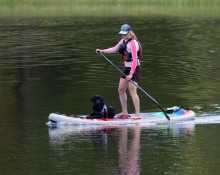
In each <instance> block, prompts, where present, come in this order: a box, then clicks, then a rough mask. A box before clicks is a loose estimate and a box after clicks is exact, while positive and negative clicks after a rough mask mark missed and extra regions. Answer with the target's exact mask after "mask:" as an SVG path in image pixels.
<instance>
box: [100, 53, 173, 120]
mask: <svg viewBox="0 0 220 175" xmlns="http://www.w3.org/2000/svg"><path fill="white" fill-rule="evenodd" d="M99 54H100V55H102V56H103V58H105V60H106V61H108V62H109V63H110V64H111V65H112V66H113V67H114V68H115V69H117V70H118V71H119V72H120V73H121V74H122V75H124V76H125V77H126V75H125V73H124V72H122V71H121V69H119V68H118V67H117V66H116V65H115V64H114V63H112V62H111V61H110V60H109V59H108V58H107V57H106V56H105V55H103V53H101V52H99ZM130 82H131V83H132V84H134V85H135V86H136V87H137V88H138V89H140V90H141V91H142V92H143V93H144V94H145V95H147V96H148V97H149V98H150V99H151V100H152V101H153V102H154V103H155V104H156V105H157V106H158V107H159V108H160V109H161V111H162V112H163V113H164V115H165V117H166V118H167V120H170V117H169V116H168V115H167V113H166V112H165V111H164V109H163V108H162V107H161V105H160V104H159V103H158V102H157V101H156V100H155V99H154V98H153V97H151V96H150V95H149V94H148V93H147V92H146V91H145V90H144V89H142V88H141V87H140V86H139V85H138V84H137V83H135V82H134V81H132V80H130Z"/></svg>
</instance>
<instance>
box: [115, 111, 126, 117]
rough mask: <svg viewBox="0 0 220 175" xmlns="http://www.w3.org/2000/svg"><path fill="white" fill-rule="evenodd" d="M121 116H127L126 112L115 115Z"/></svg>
mask: <svg viewBox="0 0 220 175" xmlns="http://www.w3.org/2000/svg"><path fill="white" fill-rule="evenodd" d="M122 115H128V113H127V112H121V113H119V114H116V116H122Z"/></svg>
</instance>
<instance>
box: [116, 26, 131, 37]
mask: <svg viewBox="0 0 220 175" xmlns="http://www.w3.org/2000/svg"><path fill="white" fill-rule="evenodd" d="M130 31H131V26H129V25H128V24H123V25H122V26H121V31H120V32H119V34H121V35H126V34H127V33H128V32H130Z"/></svg>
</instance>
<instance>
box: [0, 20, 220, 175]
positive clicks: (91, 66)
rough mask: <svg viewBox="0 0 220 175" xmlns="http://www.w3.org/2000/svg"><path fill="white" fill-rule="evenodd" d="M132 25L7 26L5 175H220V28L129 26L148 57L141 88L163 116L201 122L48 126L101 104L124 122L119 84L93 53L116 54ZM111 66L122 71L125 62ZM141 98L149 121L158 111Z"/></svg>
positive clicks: (179, 23)
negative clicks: (192, 116)
mask: <svg viewBox="0 0 220 175" xmlns="http://www.w3.org/2000/svg"><path fill="white" fill-rule="evenodd" d="M127 21H128V20H127V19H124V18H118V19H116V18H113V19H112V18H104V19H103V18H96V19H93V18H78V19H75V18H16V19H15V18H13V19H12V18H1V19H0V40H1V42H0V81H1V84H0V97H1V98H0V116H1V117H0V133H1V143H0V151H1V154H0V155H1V158H0V168H1V174H183V175H185V174H206V175H209V174H210V175H212V174H218V172H219V171H220V169H219V166H218V162H219V157H220V149H219V141H218V139H216V138H218V133H219V130H220V125H219V124H218V123H219V118H220V110H219V109H220V99H219V87H220V81H219V75H220V72H219V56H220V53H219V45H220V44H219V41H220V38H219V36H220V33H219V31H220V30H219V19H212V18H208V19H207V18H205V19H200V18H174V17H173V18H171V17H149V18H131V19H129V22H130V23H131V24H132V26H133V28H134V31H135V33H136V34H137V36H138V39H139V40H140V42H141V43H142V47H143V51H144V53H143V57H142V58H141V64H142V79H141V82H140V86H141V87H142V88H143V89H145V90H146V91H147V92H148V93H149V94H150V95H152V96H153V98H155V99H156V100H157V101H158V102H159V103H160V104H161V105H162V106H163V107H171V106H174V105H181V106H185V107H188V108H190V109H192V110H194V111H195V112H196V113H197V118H196V121H195V122H193V123H182V124H178V125H172V124H171V125H159V126H158V125H156V126H155V125H153V126H151V125H150V126H121V127H113V126H112V127H110V128H109V127H92V128H91V127H87V128H85V127H73V126H63V127H62V126H60V127H57V128H48V127H47V126H46V125H45V123H46V122H47V118H48V115H49V113H51V112H55V111H59V112H66V113H74V114H88V113H90V112H91V103H90V97H92V96H93V95H96V94H100V95H102V96H103V97H104V98H105V102H106V104H108V105H112V106H114V107H115V108H116V110H117V112H120V104H119V100H118V95H117V85H118V81H119V76H120V75H119V73H118V72H117V71H116V70H115V69H114V68H113V67H112V66H111V65H109V63H107V62H106V61H105V60H104V59H103V58H102V57H101V56H100V55H97V54H96V53H95V49H96V48H103V47H104V48H105V47H110V46H113V45H114V44H116V43H117V41H118V40H119V39H120V36H118V34H117V33H118V31H119V28H120V25H121V24H122V23H124V22H127ZM106 56H107V57H108V58H109V59H111V60H112V61H113V62H114V63H115V64H116V65H117V66H118V67H119V68H122V62H121V60H120V59H119V55H117V54H113V55H106ZM139 95H140V99H141V111H156V110H157V111H158V110H159V109H158V107H157V106H155V104H154V103H153V102H152V101H151V100H149V99H148V97H146V96H145V95H144V94H142V93H141V92H139ZM128 102H129V105H128V106H129V112H133V105H132V103H131V100H130V99H129V101H128Z"/></svg>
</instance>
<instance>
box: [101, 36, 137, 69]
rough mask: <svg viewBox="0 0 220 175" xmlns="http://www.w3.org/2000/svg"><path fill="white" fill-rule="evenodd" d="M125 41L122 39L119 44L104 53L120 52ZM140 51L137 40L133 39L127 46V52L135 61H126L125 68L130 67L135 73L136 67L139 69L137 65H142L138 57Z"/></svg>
mask: <svg viewBox="0 0 220 175" xmlns="http://www.w3.org/2000/svg"><path fill="white" fill-rule="evenodd" d="M123 40H124V39H121V40H120V41H119V42H118V44H117V45H115V46H114V47H111V48H108V49H105V50H104V53H116V52H118V50H119V46H120V44H123ZM138 50H139V44H138V42H137V41H136V40H134V39H133V40H131V41H130V42H128V44H127V51H128V52H129V53H131V55H132V59H133V60H132V61H131V62H127V61H124V66H125V67H130V68H131V72H134V71H135V69H136V67H137V65H140V61H139V59H138V56H137V51H138Z"/></svg>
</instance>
